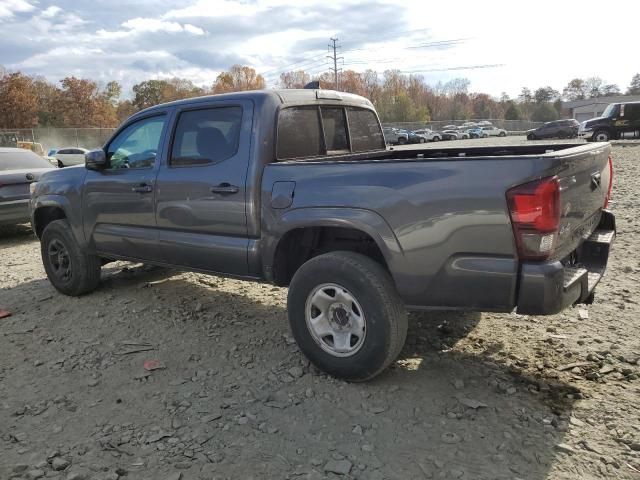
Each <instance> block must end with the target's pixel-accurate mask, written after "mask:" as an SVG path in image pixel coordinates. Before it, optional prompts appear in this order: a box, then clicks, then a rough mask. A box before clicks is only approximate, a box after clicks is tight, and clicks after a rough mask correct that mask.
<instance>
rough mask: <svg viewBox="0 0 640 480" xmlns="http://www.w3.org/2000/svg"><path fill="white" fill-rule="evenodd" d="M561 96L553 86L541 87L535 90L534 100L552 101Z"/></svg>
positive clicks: (541, 101)
mask: <svg viewBox="0 0 640 480" xmlns="http://www.w3.org/2000/svg"><path fill="white" fill-rule="evenodd" d="M559 96H560V92H558V91H557V90H555V89H554V88H552V87H548V86H547V87H540V88H538V89H536V91H535V92H533V100H534V101H535V102H536V103H537V104H540V103H545V102H552V101H553V100H555V99H556V98H558V97H559Z"/></svg>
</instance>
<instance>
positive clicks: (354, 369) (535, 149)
mask: <svg viewBox="0 0 640 480" xmlns="http://www.w3.org/2000/svg"><path fill="white" fill-rule="evenodd" d="M448 150H449V149H423V148H415V149H410V150H404V151H401V152H398V151H393V150H387V149H386V146H385V142H384V138H383V133H382V128H381V126H380V123H379V120H378V117H377V115H376V112H375V110H374V109H373V106H372V104H371V102H369V101H368V100H366V99H364V98H362V97H359V96H356V95H351V94H347V93H343V92H333V91H327V90H260V91H250V92H237V93H231V94H225V95H217V96H216V95H214V96H207V97H200V98H192V99H186V100H179V101H177V102H172V103H168V104H162V105H156V106H154V107H151V108H149V109H146V110H143V111H141V112H138V113H136V114H134V115H133V116H132V117H130V118H129V119H127V120H126V121H125V122H124V123H123V125H122V126H120V128H118V129H117V130H116V132H115V133H114V134H113V136H112V137H111V138H110V139H109V140H108V141H107V143H106V144H105V146H104V148H102V149H98V150H94V151H92V152H90V153H88V154H87V155H86V164H85V167H86V168H66V169H55V170H52V171H50V172H47V173H46V174H44V175H43V176H42V177H41V179H40V181H39V182H38V183H36V184H35V188H34V191H33V195H32V197H31V211H32V225H33V229H34V231H35V233H36V235H37V236H38V238H39V239H40V242H41V251H42V252H43V257H42V260H43V264H44V268H45V271H46V273H47V277H48V278H49V280H50V281H51V283H52V284H53V286H54V287H55V288H56V289H58V290H59V291H60V292H62V293H64V294H66V295H81V294H83V293H87V292H90V291H92V290H94V289H95V288H97V287H98V285H99V283H100V269H101V266H102V265H104V264H106V263H108V262H110V261H112V260H116V259H121V260H131V261H136V262H144V263H149V264H157V265H164V266H167V267H175V268H179V269H183V270H195V271H199V272H206V273H210V274H213V275H217V274H222V275H228V276H232V277H235V278H243V279H246V280H252V281H267V282H271V283H274V284H276V285H280V286H288V287H289V293H288V300H287V302H288V303H287V315H288V317H289V323H290V326H291V330H292V332H293V336H294V338H295V339H296V341H297V343H298V345H299V347H300V350H301V351H302V352H303V353H304V354H305V355H306V356H307V357H308V358H309V359H310V361H311V362H313V364H314V365H316V366H317V367H318V368H320V369H321V370H323V371H325V372H327V373H329V374H331V375H334V376H336V377H340V378H345V379H348V380H351V381H364V380H367V379H370V378H372V377H374V376H376V375H377V374H379V373H380V372H381V371H382V370H383V369H385V368H386V367H387V366H388V365H389V364H390V363H391V362H393V361H394V359H395V358H396V357H397V355H398V354H399V352H400V351H401V350H402V346H403V343H404V341H405V338H406V335H407V326H408V323H407V315H406V311H407V310H413V309H416V310H423V309H430V308H437V309H455V310H458V309H460V310H466V309H471V310H477V311H486V310H488V311H498V312H512V311H515V312H517V313H519V314H531V315H545V314H553V313H557V312H559V311H561V310H563V309H564V308H566V307H568V306H570V305H573V304H576V303H583V302H590V301H592V300H593V292H594V288H595V286H596V284H597V283H598V281H599V280H600V278H601V277H602V275H603V273H604V270H605V267H606V264H607V258H608V255H609V250H610V245H611V243H612V242H613V239H614V236H615V220H614V216H613V214H612V213H610V212H609V211H607V210H605V207H606V204H607V201H608V195H609V191H610V188H611V179H612V171H611V168H612V167H611V165H612V163H611V160H610V157H609V155H610V153H611V147H610V146H609V145H607V144H597V145H585V144H582V145H566V144H556V145H549V144H536V145H526V146H518V145H510V146H509V147H508V148H505V147H504V146H486V147H484V148H482V149H478V148H475V147H472V148H468V149H467V148H464V147H461V148H457V149H450V150H451V151H450V152H448ZM449 154H450V155H449ZM43 162H44V160H43ZM594 178H597V179H598V181H597V182H594V180H593V179H594ZM569 180H571V181H569ZM594 185H595V186H594ZM461 292H464V295H461ZM176 301H177V300H176Z"/></svg>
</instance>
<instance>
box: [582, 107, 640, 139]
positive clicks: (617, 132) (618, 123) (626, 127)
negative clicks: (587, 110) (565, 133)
mask: <svg viewBox="0 0 640 480" xmlns="http://www.w3.org/2000/svg"><path fill="white" fill-rule="evenodd" d="M627 132H633V134H634V136H636V135H638V134H639V133H640V102H627V103H612V104H610V105H609V106H608V107H607V108H606V109H605V110H604V112H603V113H602V116H601V117H596V118H592V119H591V120H587V121H586V122H582V124H581V125H580V131H579V132H578V135H580V137H581V138H585V139H586V140H589V141H595V142H608V141H609V140H611V139H617V138H620V136H621V134H624V133H627Z"/></svg>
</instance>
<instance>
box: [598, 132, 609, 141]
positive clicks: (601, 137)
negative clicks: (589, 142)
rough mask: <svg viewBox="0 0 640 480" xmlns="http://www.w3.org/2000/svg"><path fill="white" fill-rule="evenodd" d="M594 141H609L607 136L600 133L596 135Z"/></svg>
mask: <svg viewBox="0 0 640 480" xmlns="http://www.w3.org/2000/svg"><path fill="white" fill-rule="evenodd" d="M596 140H597V141H598V142H606V141H608V140H609V135H607V134H606V133H602V132H601V133H598V134H597V135H596Z"/></svg>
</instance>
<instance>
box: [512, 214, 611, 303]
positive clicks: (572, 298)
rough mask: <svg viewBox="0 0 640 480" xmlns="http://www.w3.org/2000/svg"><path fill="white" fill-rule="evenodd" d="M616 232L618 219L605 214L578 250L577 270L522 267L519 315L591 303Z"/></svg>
mask: <svg viewBox="0 0 640 480" xmlns="http://www.w3.org/2000/svg"><path fill="white" fill-rule="evenodd" d="M615 231H616V226H615V217H614V215H613V214H612V213H611V212H609V211H606V210H605V211H603V212H602V217H601V219H600V223H599V224H598V227H597V228H596V230H595V231H594V232H593V233H592V234H591V236H589V238H588V239H587V240H585V241H584V242H583V243H582V245H580V247H578V250H577V251H576V254H577V258H578V263H577V265H576V266H572V267H565V266H564V265H563V264H562V263H560V262H559V261H555V262H549V263H524V264H522V267H521V272H520V282H519V284H520V285H519V289H518V304H517V309H516V311H517V313H520V314H524V315H552V314H554V313H558V312H560V311H562V310H563V309H565V308H566V307H568V306H570V305H574V304H576V303H591V302H592V301H593V293H594V289H595V287H596V285H597V284H598V282H599V281H600V279H601V278H602V276H603V275H604V271H605V269H606V267H607V261H608V259H609V250H610V247H611V244H612V243H613V240H614V238H615Z"/></svg>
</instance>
